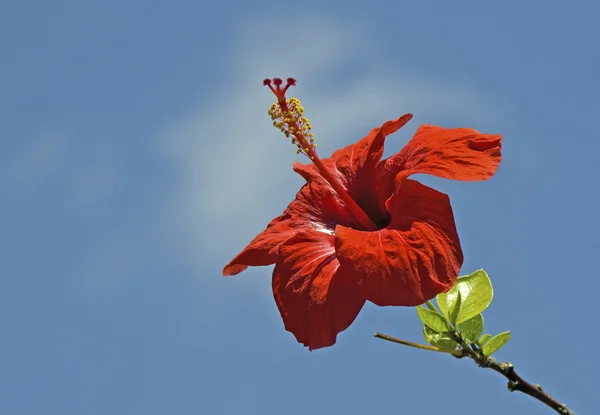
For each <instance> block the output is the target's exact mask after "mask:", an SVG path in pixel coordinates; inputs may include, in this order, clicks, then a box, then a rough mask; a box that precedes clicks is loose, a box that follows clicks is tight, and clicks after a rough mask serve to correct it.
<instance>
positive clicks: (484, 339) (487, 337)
mask: <svg viewBox="0 0 600 415" xmlns="http://www.w3.org/2000/svg"><path fill="white" fill-rule="evenodd" d="M491 338H492V336H491V335H489V334H484V335H483V336H481V337H480V338H479V340H477V343H479V345H480V346H483V345H484V344H486V343H487V342H488V340H490V339H491Z"/></svg>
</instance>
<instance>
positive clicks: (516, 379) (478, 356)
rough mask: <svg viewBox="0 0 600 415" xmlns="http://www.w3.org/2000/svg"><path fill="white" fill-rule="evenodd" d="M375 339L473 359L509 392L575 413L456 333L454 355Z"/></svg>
mask: <svg viewBox="0 0 600 415" xmlns="http://www.w3.org/2000/svg"><path fill="white" fill-rule="evenodd" d="M375 337H377V338H379V339H383V340H387V341H390V342H393V343H399V344H402V345H405V346H411V347H416V348H418V349H424V350H431V351H435V352H446V353H449V354H451V355H452V356H454V357H457V358H462V357H469V358H471V359H473V360H474V361H475V362H476V363H477V364H478V365H479V366H480V367H484V368H489V369H492V370H494V371H496V372H498V373H500V374H501V375H502V376H504V377H505V378H506V379H507V380H508V390H509V391H511V392H513V391H519V392H522V393H524V394H526V395H529V396H531V397H532V398H534V399H537V400H538V401H540V402H542V403H544V404H546V405H547V406H549V407H550V408H552V409H554V410H555V411H556V412H557V413H559V414H561V415H575V412H573V411H571V410H570V409H569V408H568V407H567V406H566V405H564V404H562V403H560V402H558V401H557V400H556V399H554V398H553V397H552V396H550V395H549V394H548V393H547V392H546V391H544V390H543V389H542V387H541V386H540V385H532V384H531V383H529V382H527V381H526V380H525V379H523V378H522V377H521V376H519V374H517V372H516V371H515V368H514V365H513V364H512V363H510V362H504V363H500V362H499V361H498V360H496V359H494V358H493V357H490V356H485V355H484V354H483V353H482V352H481V350H480V349H479V348H478V347H477V345H475V344H473V345H468V344H466V342H465V341H464V340H463V338H462V337H461V336H460V335H459V334H458V333H453V337H454V340H455V341H456V342H457V343H458V344H459V345H460V350H455V351H454V352H456V353H453V352H448V351H446V350H441V349H438V348H437V347H430V346H425V345H420V344H417V343H413V342H409V341H406V340H401V339H397V338H395V337H391V336H388V335H386V334H382V333H375Z"/></svg>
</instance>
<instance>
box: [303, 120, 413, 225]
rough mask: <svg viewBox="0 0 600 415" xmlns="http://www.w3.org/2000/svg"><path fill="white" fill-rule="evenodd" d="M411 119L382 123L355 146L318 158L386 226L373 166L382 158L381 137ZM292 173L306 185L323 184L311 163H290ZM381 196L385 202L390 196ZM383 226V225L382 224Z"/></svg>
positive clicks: (352, 195) (361, 204) (375, 170)
mask: <svg viewBox="0 0 600 415" xmlns="http://www.w3.org/2000/svg"><path fill="white" fill-rule="evenodd" d="M411 118H412V114H405V115H403V116H401V117H399V118H397V119H395V120H390V121H386V122H385V123H384V124H383V125H382V126H381V127H377V128H374V129H373V130H371V132H370V133H369V134H368V135H367V136H366V137H364V138H363V139H361V140H360V141H358V142H357V143H354V144H351V145H349V146H346V147H344V148H342V149H339V150H336V151H335V152H334V153H333V154H332V156H331V157H330V158H326V159H322V160H321V161H322V162H323V164H324V165H325V167H326V168H327V169H328V170H329V171H330V172H331V173H332V174H333V175H334V177H336V179H337V180H338V181H339V182H340V183H341V184H342V185H343V187H344V188H345V189H346V190H347V191H348V194H350V196H351V197H352V199H354V201H356V203H357V204H358V205H359V206H360V207H361V208H362V209H363V210H364V211H365V213H366V214H367V215H368V216H369V217H371V219H373V220H375V221H376V222H379V223H380V224H383V223H387V219H388V214H387V212H386V211H385V210H384V209H383V204H382V202H381V201H380V200H379V199H378V198H377V197H374V195H377V194H378V190H377V189H376V187H377V186H378V183H379V181H378V180H377V175H378V171H377V165H378V163H379V161H380V160H381V157H382V156H383V145H384V141H385V138H386V137H387V136H388V135H390V134H393V133H395V132H396V131H398V130H399V129H400V128H402V127H403V126H404V125H406V123H408V122H409V121H410V120H411ZM294 171H296V172H297V173H298V174H300V175H301V176H302V177H304V179H306V181H307V182H309V181H315V182H320V183H326V182H325V180H324V179H323V178H322V177H321V174H320V173H319V170H318V168H317V167H316V166H315V165H314V164H312V163H311V164H302V163H294ZM389 187H390V190H389V193H388V194H387V195H385V198H384V200H385V199H387V198H388V197H389V194H390V193H391V186H389ZM382 226H383V225H382Z"/></svg>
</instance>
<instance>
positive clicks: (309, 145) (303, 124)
mask: <svg viewBox="0 0 600 415" xmlns="http://www.w3.org/2000/svg"><path fill="white" fill-rule="evenodd" d="M263 84H264V85H266V86H268V87H269V89H271V91H273V93H274V94H275V96H276V97H277V104H273V105H272V106H271V108H270V109H269V115H270V116H271V119H272V120H273V125H274V126H275V127H277V128H279V130H281V131H282V132H283V133H284V134H285V135H286V137H288V138H291V140H292V144H294V145H295V146H296V147H297V150H296V152H297V153H298V154H300V153H302V154H304V155H305V156H307V157H308V158H309V159H310V160H311V161H312V162H313V163H314V164H315V166H317V169H318V170H319V172H320V173H321V176H322V177H323V178H324V179H325V180H326V181H327V182H328V183H329V184H330V185H331V187H332V188H333V189H334V190H335V192H336V193H337V194H338V196H339V197H340V199H342V201H343V202H344V204H345V205H346V207H347V208H348V209H349V210H350V212H352V214H353V216H354V217H355V218H356V220H357V221H358V223H359V224H360V225H361V227H362V228H363V230H366V231H373V230H376V229H377V225H375V223H374V222H373V221H372V220H371V218H370V217H369V216H368V215H367V214H366V213H365V211H364V210H362V209H361V208H360V206H358V204H357V203H356V202H355V201H354V199H352V197H351V196H350V194H349V193H348V192H347V191H346V189H344V186H343V185H342V184H341V183H340V182H339V180H337V179H336V178H335V176H334V175H333V174H332V173H331V172H330V171H329V169H327V167H326V166H325V164H323V162H322V161H321V159H320V158H319V156H318V155H317V150H316V147H317V145H316V144H315V139H314V137H313V134H312V132H311V128H310V122H309V121H308V120H307V119H306V118H304V117H303V116H302V115H303V113H304V108H303V107H302V106H301V105H300V101H299V100H298V99H297V98H290V99H286V97H285V93H286V91H287V90H288V88H289V87H290V86H293V85H296V80H295V79H294V78H288V79H287V80H286V85H285V86H284V87H283V88H282V87H281V85H282V84H283V81H282V80H281V79H280V78H273V80H271V79H265V80H264V81H263Z"/></svg>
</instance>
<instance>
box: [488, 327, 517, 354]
mask: <svg viewBox="0 0 600 415" xmlns="http://www.w3.org/2000/svg"><path fill="white" fill-rule="evenodd" d="M509 340H510V331H505V332H504V333H500V334H496V335H495V336H494V337H492V338H491V339H489V340H488V341H487V342H486V343H485V345H484V346H483V349H482V350H481V351H482V352H483V354H484V355H486V356H491V355H492V353H495V352H497V351H498V350H499V349H500V348H501V347H502V346H504V345H505V344H506V342H508V341H509Z"/></svg>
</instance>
